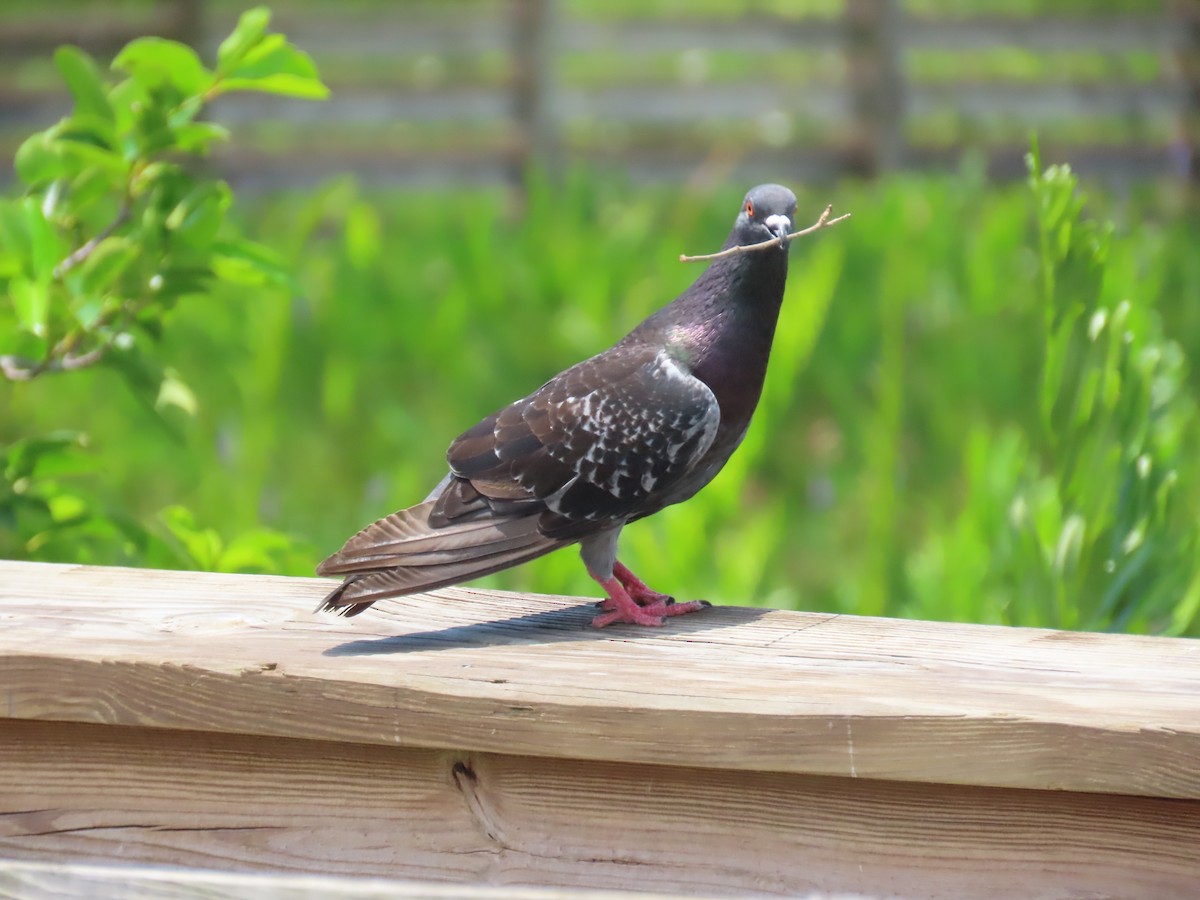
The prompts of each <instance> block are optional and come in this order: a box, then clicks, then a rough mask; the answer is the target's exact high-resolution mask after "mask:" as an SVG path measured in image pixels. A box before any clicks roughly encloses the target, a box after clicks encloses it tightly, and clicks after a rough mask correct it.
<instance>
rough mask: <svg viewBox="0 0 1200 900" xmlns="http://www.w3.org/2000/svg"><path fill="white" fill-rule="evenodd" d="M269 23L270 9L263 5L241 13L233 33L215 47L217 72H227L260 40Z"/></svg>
mask: <svg viewBox="0 0 1200 900" xmlns="http://www.w3.org/2000/svg"><path fill="white" fill-rule="evenodd" d="M270 24H271V11H270V10H269V9H267V8H266V7H265V6H256V7H254V8H253V9H248V10H246V11H245V12H244V13H242V16H241V18H240V19H238V23H237V27H236V28H234V29H233V33H232V34H230V35H229V37H227V38H225V40H223V41H221V46H220V47H218V48H217V72H218V74H220V75H222V76H223V75H227V74H229V72H230V71H232V69H233V68H234V67H235V66H237V65H238V64H239V63H240V62H241V61H242V60H243V59H244V58H245V56H246V54H247V53H249V52H250V50H251V49H252V48H253V47H254V46H256V45H257V44H258V43H259V42H260V41H261V40H262V38H263V35H264V34H266V33H267V26H268V25H270Z"/></svg>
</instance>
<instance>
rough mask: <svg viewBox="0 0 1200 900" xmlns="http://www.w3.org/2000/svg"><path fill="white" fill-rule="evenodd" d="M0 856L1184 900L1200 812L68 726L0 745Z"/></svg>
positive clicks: (25, 728)
mask: <svg viewBox="0 0 1200 900" xmlns="http://www.w3.org/2000/svg"><path fill="white" fill-rule="evenodd" d="M0 798H2V799H0V802H2V803H3V806H2V807H0V857H15V858H20V859H26V860H33V861H37V860H42V861H52V860H60V859H70V860H72V861H74V862H86V861H91V860H110V861H118V860H119V861H121V862H122V863H132V862H137V863H142V864H155V865H162V864H166V865H176V866H178V865H182V866H190V867H208V868H211V867H215V866H221V867H224V868H227V869H229V870H231V871H249V870H254V869H269V870H272V871H275V872H278V873H304V872H316V873H322V874H325V875H336V876H345V875H359V876H371V877H380V878H407V879H419V880H429V881H442V882H462V883H468V884H472V885H482V886H516V885H535V886H538V885H540V886H546V887H557V888H574V887H580V888H582V887H586V888H590V889H606V890H607V889H614V890H615V889H638V890H643V891H659V892H669V893H676V894H686V895H692V894H713V895H741V896H747V895H767V896H771V895H776V896H797V895H800V896H803V895H804V894H805V893H807V892H817V893H818V894H821V893H825V892H851V893H855V894H863V895H866V896H870V897H897V896H899V897H922V898H963V897H971V898H1022V900H1028V898H1064V897H1089V898H1101V897H1154V898H1166V900H1169V898H1173V897H1190V896H1194V889H1195V885H1196V883H1197V877H1198V876H1200V864H1198V862H1197V855H1196V847H1197V846H1200V803H1198V802H1196V801H1171V800H1158V799H1152V798H1144V797H1129V796H1104V795H1098V794H1065V793H1057V792H1050V791H1025V790H1012V789H998V788H974V787H962V786H951V785H917V784H901V783H887V782H878V781H868V780H865V779H857V780H856V779H850V778H830V777H822V776H806V775H791V774H782V773H764V772H746V771H735V770H702V769H686V768H680V767H677V766H649V765H631V764H626V763H596V762H587V761H578V760H552V759H537V758H533V757H520V756H512V755H506V754H484V753H465V752H456V751H433V750H419V749H410V748H390V747H380V746H370V745H361V744H360V745H351V744H338V743H332V742H314V741H300V740H291V739H279V738H276V739H268V738H262V737H255V736H249V735H217V734H205V733H191V732H180V731H170V730H164V729H149V728H125V727H103V726H95V725H79V724H72V723H49V722H40V723H39V722H21V723H10V724H9V726H8V727H7V728H6V729H4V731H3V732H2V733H0Z"/></svg>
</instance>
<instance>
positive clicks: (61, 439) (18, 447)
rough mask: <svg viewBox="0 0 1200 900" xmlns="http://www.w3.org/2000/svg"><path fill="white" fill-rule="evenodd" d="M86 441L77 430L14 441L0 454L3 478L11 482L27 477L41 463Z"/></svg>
mask: <svg viewBox="0 0 1200 900" xmlns="http://www.w3.org/2000/svg"><path fill="white" fill-rule="evenodd" d="M86 442H87V439H86V436H85V435H83V434H82V433H80V432H78V431H52V432H50V433H49V434H44V435H40V436H38V437H28V438H22V439H21V440H19V441H14V442H13V443H11V444H9V445H8V448H7V449H6V450H5V451H4V452H3V454H2V455H0V462H3V463H4V479H5V480H6V481H9V482H13V481H17V480H18V479H20V478H28V477H30V476H31V475H33V473H34V471H35V470H37V469H39V468H41V466H42V465H43V464H45V463H49V462H52V461H53V460H54V459H55V458H56V457H61V456H63V455H64V454H67V453H71V452H73V451H75V450H79V449H81V448H82V447H83V446H84V445H85V444H86Z"/></svg>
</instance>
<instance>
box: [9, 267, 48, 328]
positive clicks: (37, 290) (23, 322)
mask: <svg viewBox="0 0 1200 900" xmlns="http://www.w3.org/2000/svg"><path fill="white" fill-rule="evenodd" d="M8 294H9V296H10V297H11V298H12V302H13V309H14V310H15V311H16V314H17V324H18V325H20V327H21V328H22V329H24V330H25V331H28V332H29V333H30V334H34V335H37V336H38V337H45V335H46V321H47V319H48V318H49V316H50V292H49V290H48V285H47V284H45V283H39V282H36V281H30V280H29V279H28V278H24V277H21V276H17V277H16V278H14V279H13V280H12V281H11V282H9V285H8Z"/></svg>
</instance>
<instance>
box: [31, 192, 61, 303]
mask: <svg viewBox="0 0 1200 900" xmlns="http://www.w3.org/2000/svg"><path fill="white" fill-rule="evenodd" d="M22 205H23V206H24V207H25V224H26V227H27V228H28V230H29V238H30V261H31V262H32V263H33V276H34V278H35V279H37V280H38V281H41V282H43V283H49V281H50V280H51V279H52V278H53V277H54V268H55V266H57V265H58V264H59V263H60V262H61V261H62V260H63V258H64V257H66V255H67V248H66V244H65V243H64V242H63V240H62V238H60V237H59V236H58V233H57V232H56V231H55V230H54V226H53V225H51V224H50V223H49V222H47V221H46V216H45V214H44V213H43V211H42V205H41V204H40V203H38V200H37V198H36V197H26V198H25V200H24V201H23V202H22Z"/></svg>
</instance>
